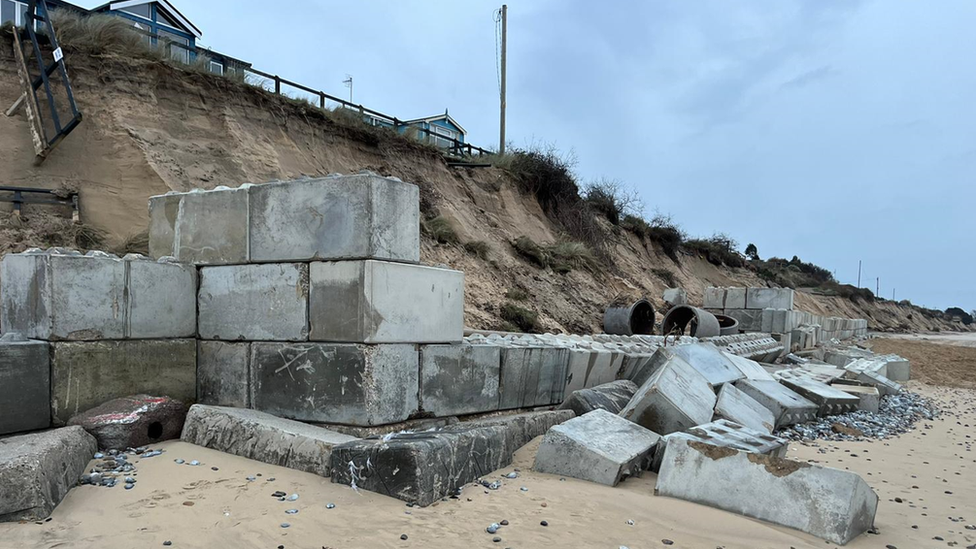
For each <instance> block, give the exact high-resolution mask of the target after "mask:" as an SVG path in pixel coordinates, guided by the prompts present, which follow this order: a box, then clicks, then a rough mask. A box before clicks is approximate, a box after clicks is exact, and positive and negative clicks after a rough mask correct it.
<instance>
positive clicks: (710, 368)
mask: <svg viewBox="0 0 976 549" xmlns="http://www.w3.org/2000/svg"><path fill="white" fill-rule="evenodd" d="M671 350H672V351H673V352H674V354H675V355H676V356H679V357H681V358H683V359H684V360H685V362H687V363H688V364H691V367H692V368H694V369H696V370H698V372H699V373H700V374H701V375H703V376H705V379H707V380H708V382H709V383H711V384H712V386H713V387H715V388H718V387H719V386H720V385H722V384H723V383H732V382H734V381H736V380H739V379H743V378H745V377H746V376H745V374H743V373H742V372H741V371H740V370H739V369H738V368H737V367H736V365H735V363H733V362H732V360H731V359H729V358H728V357H727V356H725V355H724V354H722V351H720V350H719V348H718V347H716V346H715V345H712V344H711V343H697V344H695V345H678V346H676V347H672V348H671Z"/></svg>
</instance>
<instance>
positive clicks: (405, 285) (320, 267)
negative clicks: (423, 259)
mask: <svg viewBox="0 0 976 549" xmlns="http://www.w3.org/2000/svg"><path fill="white" fill-rule="evenodd" d="M311 281H312V294H311V300H310V302H309V315H310V320H311V324H312V332H311V336H310V338H311V339H312V340H313V341H343V342H354V343H456V342H460V341H461V339H462V338H463V337H464V273H462V272H460V271H453V270H450V269H441V268H437V267H426V266H421V265H406V264H403V263H391V262H388V261H330V262H317V263H312V264H311Z"/></svg>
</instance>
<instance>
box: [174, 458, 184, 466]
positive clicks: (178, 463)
mask: <svg viewBox="0 0 976 549" xmlns="http://www.w3.org/2000/svg"><path fill="white" fill-rule="evenodd" d="M173 461H174V462H175V463H176V464H177V465H183V464H184V463H186V462H185V461H183V460H182V459H180V458H176V459H174V460H173Z"/></svg>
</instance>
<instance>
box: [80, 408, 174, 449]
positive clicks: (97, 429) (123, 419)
mask: <svg viewBox="0 0 976 549" xmlns="http://www.w3.org/2000/svg"><path fill="white" fill-rule="evenodd" d="M186 409H187V406H186V404H184V403H182V402H180V401H178V400H174V399H172V398H169V397H155V396H149V395H133V396H130V397H122V398H115V399H112V400H110V401H108V402H105V403H103V404H100V405H98V406H96V407H94V408H92V409H90V410H86V411H84V412H82V413H80V414H78V415H76V416H73V417H72V418H71V419H70V420H69V421H68V425H78V426H79V427H81V428H82V429H84V430H85V431H87V432H88V434H90V435H92V436H93V437H95V440H96V441H98V447H99V448H102V449H104V450H119V451H125V449H126V448H138V447H140V446H147V445H149V444H154V443H157V442H161V441H164V440H170V439H174V438H180V432H181V431H182V430H183V420H184V419H185V418H186Z"/></svg>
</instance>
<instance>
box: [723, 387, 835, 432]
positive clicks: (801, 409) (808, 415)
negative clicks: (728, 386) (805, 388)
mask: <svg viewBox="0 0 976 549" xmlns="http://www.w3.org/2000/svg"><path fill="white" fill-rule="evenodd" d="M735 387H736V388H737V389H739V390H741V391H742V392H744V393H746V394H747V395H749V396H751V397H752V398H754V399H755V400H756V401H757V402H759V404H762V405H763V406H765V407H766V408H767V409H768V410H769V411H770V412H772V413H773V416H774V417H775V418H776V424H775V427H777V428H779V427H782V426H783V425H793V424H796V423H803V422H806V421H813V420H814V419H816V418H817V412H818V411H819V410H820V406H817V405H816V404H814V403H812V402H810V401H809V400H807V399H805V398H803V397H802V396H800V395H798V394H796V393H795V392H793V391H791V390H790V389H788V388H786V387H784V386H783V385H781V384H780V383H779V382H778V381H762V380H753V379H743V380H740V381H737V382H736V383H735Z"/></svg>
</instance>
